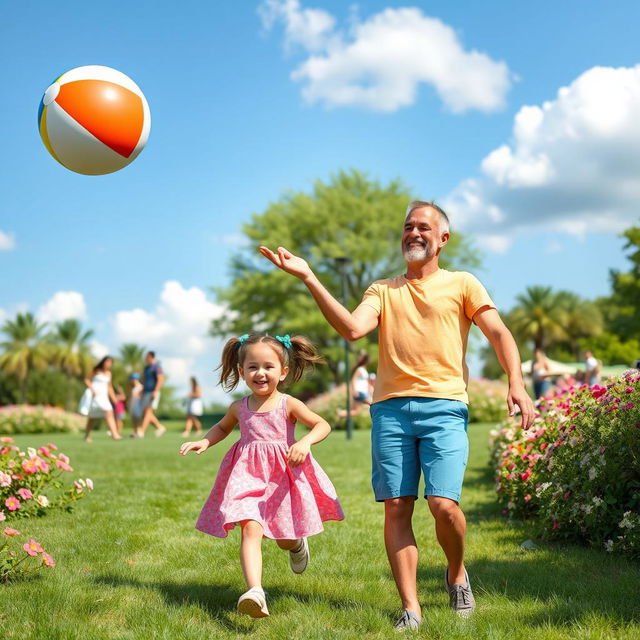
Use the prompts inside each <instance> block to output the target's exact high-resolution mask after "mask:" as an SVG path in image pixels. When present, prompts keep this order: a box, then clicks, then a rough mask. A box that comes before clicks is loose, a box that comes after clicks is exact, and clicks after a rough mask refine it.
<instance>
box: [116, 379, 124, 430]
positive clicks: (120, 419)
mask: <svg viewBox="0 0 640 640" xmlns="http://www.w3.org/2000/svg"><path fill="white" fill-rule="evenodd" d="M126 401H127V396H126V395H125V393H124V391H123V390H122V387H121V386H120V385H118V386H117V387H116V403H115V406H114V411H115V417H116V426H117V428H118V433H119V434H120V435H122V427H123V426H124V419H125V418H126V416H127V407H126V404H125V403H126Z"/></svg>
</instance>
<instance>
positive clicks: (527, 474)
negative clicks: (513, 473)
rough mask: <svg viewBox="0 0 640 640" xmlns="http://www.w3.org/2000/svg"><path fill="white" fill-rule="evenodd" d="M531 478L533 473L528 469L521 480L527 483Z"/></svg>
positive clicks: (521, 476)
mask: <svg viewBox="0 0 640 640" xmlns="http://www.w3.org/2000/svg"><path fill="white" fill-rule="evenodd" d="M530 477H531V471H529V469H527V470H526V471H525V472H524V473H523V474H521V475H520V480H522V482H526V481H527V480H528V479H529V478H530Z"/></svg>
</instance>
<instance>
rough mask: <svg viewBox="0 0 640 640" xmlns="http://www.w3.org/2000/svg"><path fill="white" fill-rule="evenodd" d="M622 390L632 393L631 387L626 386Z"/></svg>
mask: <svg viewBox="0 0 640 640" xmlns="http://www.w3.org/2000/svg"><path fill="white" fill-rule="evenodd" d="M624 392H625V393H633V387H627V388H626V389H625V390H624Z"/></svg>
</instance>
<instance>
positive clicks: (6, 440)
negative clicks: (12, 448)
mask: <svg viewBox="0 0 640 640" xmlns="http://www.w3.org/2000/svg"><path fill="white" fill-rule="evenodd" d="M0 442H2V444H11V443H12V442H13V438H0Z"/></svg>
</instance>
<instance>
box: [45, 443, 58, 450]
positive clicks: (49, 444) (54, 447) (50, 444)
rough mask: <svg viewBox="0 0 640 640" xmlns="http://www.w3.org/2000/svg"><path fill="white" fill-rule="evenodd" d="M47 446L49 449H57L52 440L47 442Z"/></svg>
mask: <svg viewBox="0 0 640 640" xmlns="http://www.w3.org/2000/svg"><path fill="white" fill-rule="evenodd" d="M47 447H49V449H51V451H57V450H58V447H56V445H55V444H53V442H47Z"/></svg>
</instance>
